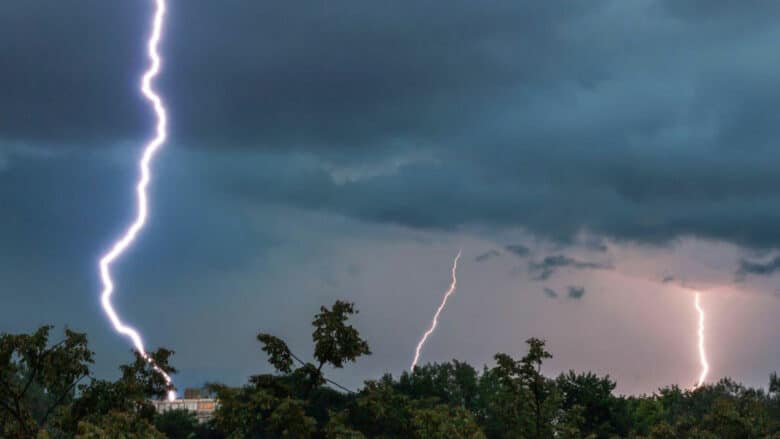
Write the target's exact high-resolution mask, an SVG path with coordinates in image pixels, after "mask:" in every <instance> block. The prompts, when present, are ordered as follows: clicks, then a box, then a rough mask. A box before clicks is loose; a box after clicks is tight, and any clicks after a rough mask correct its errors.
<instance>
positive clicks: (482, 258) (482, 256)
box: [474, 250, 501, 262]
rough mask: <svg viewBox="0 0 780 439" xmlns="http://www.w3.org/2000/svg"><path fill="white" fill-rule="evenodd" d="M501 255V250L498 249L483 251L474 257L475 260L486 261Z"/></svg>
mask: <svg viewBox="0 0 780 439" xmlns="http://www.w3.org/2000/svg"><path fill="white" fill-rule="evenodd" d="M498 256H501V252H499V251H498V250H488V251H486V252H485V253H482V254H480V255H478V256H477V257H476V258H474V261H475V262H485V261H487V260H488V259H493V258H495V257H498Z"/></svg>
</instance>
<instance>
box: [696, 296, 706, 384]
mask: <svg viewBox="0 0 780 439" xmlns="http://www.w3.org/2000/svg"><path fill="white" fill-rule="evenodd" d="M693 303H694V305H695V306H696V312H698V313H699V329H698V336H699V363H701V374H700V375H699V382H698V383H697V384H696V386H695V387H694V388H696V387H699V386H701V385H702V384H703V383H704V380H705V379H706V378H707V374H708V373H709V371H710V365H709V363H708V362H707V354H706V353H705V352H704V310H703V309H702V307H701V304H700V303H699V292H698V291H697V292H696V295H695V296H694V301H693Z"/></svg>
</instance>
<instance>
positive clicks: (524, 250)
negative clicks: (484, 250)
mask: <svg viewBox="0 0 780 439" xmlns="http://www.w3.org/2000/svg"><path fill="white" fill-rule="evenodd" d="M504 249H505V250H506V251H508V252H510V253H512V254H513V255H515V256H519V257H521V258H524V257H526V256H528V255H529V254H530V253H531V250H530V249H529V248H528V247H526V246H524V245H522V244H509V245H507V246H504Z"/></svg>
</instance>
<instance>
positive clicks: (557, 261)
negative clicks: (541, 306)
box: [528, 255, 612, 280]
mask: <svg viewBox="0 0 780 439" xmlns="http://www.w3.org/2000/svg"><path fill="white" fill-rule="evenodd" d="M565 267H569V268H576V269H578V270H588V269H591V270H606V269H610V268H612V267H611V266H610V265H606V264H599V263H596V262H587V261H580V260H577V259H574V258H570V257H568V256H566V255H556V256H547V257H546V258H544V259H543V260H542V261H541V262H533V261H531V262H529V263H528V270H530V271H531V272H532V273H536V277H535V278H534V280H547V279H549V278H550V277H552V275H553V274H555V273H556V272H557V271H558V269H560V268H565Z"/></svg>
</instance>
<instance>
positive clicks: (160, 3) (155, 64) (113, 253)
mask: <svg viewBox="0 0 780 439" xmlns="http://www.w3.org/2000/svg"><path fill="white" fill-rule="evenodd" d="M154 4H155V10H154V16H153V17H152V23H151V33H150V35H149V39H148V41H147V55H148V57H149V67H148V68H147V70H146V71H145V72H144V74H143V76H142V77H141V93H142V94H143V96H144V98H145V99H146V100H147V101H149V103H150V104H151V106H152V109H153V110H154V114H155V116H156V118H157V125H156V130H155V136H154V138H152V139H151V140H150V141H149V143H147V144H146V145H145V146H144V149H143V154H142V156H141V160H140V162H139V164H138V167H139V172H140V177H139V180H138V184H137V185H136V196H137V203H138V204H137V214H136V217H135V220H134V221H133V222H132V223H131V224H130V226H129V227H128V228H127V229H126V230H125V232H124V234H122V235H121V236H120V237H119V238H118V240H117V241H115V242H114V243H113V244H112V246H111V249H110V250H109V251H108V252H107V253H105V254H104V255H103V256H101V258H100V264H99V266H100V280H101V282H102V283H103V291H102V292H101V295H100V302H101V304H102V306H103V311H104V312H105V313H106V316H108V318H109V320H111V323H112V325H113V326H114V329H115V330H116V331H117V332H118V333H119V334H121V335H124V336H125V337H128V338H129V339H130V340H131V341H132V342H133V346H134V347H135V349H136V351H138V353H139V354H140V355H141V357H143V358H144V359H145V360H146V361H147V362H148V363H149V364H151V365H152V368H153V369H154V370H155V371H157V373H159V374H160V375H161V376H162V377H163V378H164V379H165V383H166V384H167V386H168V388H169V390H168V395H167V396H168V399H169V400H174V399H176V392H175V391H174V390H173V381H172V380H171V377H170V376H169V375H168V374H167V373H165V371H164V370H162V369H161V368H160V367H159V366H158V365H157V364H155V362H154V360H153V359H152V358H151V357H150V356H149V354H148V353H147V352H146V349H144V343H143V340H142V339H141V335H140V334H139V333H138V331H137V330H136V329H135V328H133V327H131V326H128V325H126V324H124V323H122V321H121V320H120V319H119V316H118V315H117V312H116V310H114V307H113V305H112V304H111V296H112V294H113V293H114V282H113V279H112V278H111V264H113V263H114V262H115V261H116V260H117V259H118V258H119V257H120V256H121V255H122V253H124V252H125V250H127V248H128V247H130V245H132V244H133V241H135V238H136V235H137V234H138V232H139V231H140V230H141V229H142V228H143V227H144V225H145V224H146V218H147V212H148V201H147V194H146V188H147V186H149V182H150V180H151V173H150V171H149V165H150V164H151V161H152V159H153V158H154V155H155V153H156V152H157V151H158V150H159V149H160V147H161V146H162V145H163V144H164V143H165V141H166V139H167V137H168V132H167V131H168V114H167V112H166V110H165V105H164V103H163V100H162V98H161V97H160V95H158V94H157V92H156V91H155V90H154V89H153V88H152V80H153V79H154V78H155V77H157V75H158V74H159V73H160V64H161V58H160V54H159V52H158V46H159V44H160V39H161V37H162V30H163V24H164V19H165V13H166V3H165V0H154Z"/></svg>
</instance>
